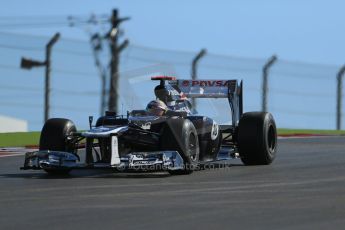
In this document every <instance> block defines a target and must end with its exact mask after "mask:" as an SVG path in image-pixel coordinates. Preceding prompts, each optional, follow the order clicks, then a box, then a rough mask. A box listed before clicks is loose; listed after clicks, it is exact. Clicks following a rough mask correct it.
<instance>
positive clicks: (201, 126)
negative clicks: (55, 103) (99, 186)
mask: <svg viewBox="0 0 345 230" xmlns="http://www.w3.org/2000/svg"><path fill="white" fill-rule="evenodd" d="M151 79H152V80H159V81H160V83H159V85H158V86H156V88H155V94H156V97H157V98H159V99H160V100H161V101H163V102H164V103H166V104H167V105H168V107H169V110H167V111H166V113H165V114H163V115H162V116H156V115H152V114H150V113H148V111H147V110H133V111H131V112H127V115H126V116H119V115H117V114H115V113H113V112H106V114H105V116H102V117H100V118H98V120H97V122H96V124H95V125H93V124H92V123H93V118H92V117H89V124H90V129H89V130H88V131H84V132H77V129H76V127H75V125H74V123H73V122H72V121H71V120H68V119H63V118H52V119H49V120H48V121H47V122H46V123H45V124H44V126H43V129H42V132H41V137H40V143H39V151H36V152H28V153H26V155H25V162H24V167H22V168H21V169H43V170H45V171H46V172H48V173H52V174H61V173H68V172H69V171H70V170H72V169H97V168H102V169H103V168H109V169H114V170H115V171H122V172H132V171H134V172H138V171H140V172H142V171H144V172H148V171H149V172H151V171H167V172H169V173H170V174H189V173H192V172H193V171H194V170H196V169H198V168H199V167H200V165H202V164H205V163H209V162H216V161H219V160H220V159H231V158H233V157H240V159H241V160H242V162H243V163H244V164H245V165H268V164H270V163H272V161H273V160H274V158H275V155H276V150H277V131H276V125H275V121H274V119H273V116H272V115H271V114H270V113H266V112H249V113H244V114H243V102H242V101H243V100H242V98H243V90H242V89H243V84H242V81H241V82H240V83H239V82H238V81H237V80H176V79H175V78H173V77H166V76H160V77H152V78H151ZM189 98H226V99H228V102H229V104H230V109H231V114H229V121H230V120H231V121H232V123H231V125H218V124H217V123H216V121H214V120H213V119H211V118H209V117H206V116H202V115H198V114H195V113H194V112H193V108H192V106H191V103H190V102H189V100H188V99H189ZM82 145H84V146H85V147H84V149H85V156H83V157H81V154H80V152H82V151H81V150H79V151H78V149H80V148H81V146H82ZM220 156H222V157H220ZM224 156H226V157H224ZM81 161H82V162H83V163H80V162H81Z"/></svg>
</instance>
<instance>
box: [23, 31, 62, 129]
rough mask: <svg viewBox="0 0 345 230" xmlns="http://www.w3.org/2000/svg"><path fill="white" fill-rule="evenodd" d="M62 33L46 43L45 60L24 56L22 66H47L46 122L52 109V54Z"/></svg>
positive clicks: (45, 90) (24, 67)
mask: <svg viewBox="0 0 345 230" xmlns="http://www.w3.org/2000/svg"><path fill="white" fill-rule="evenodd" d="M59 38H60V33H56V34H55V35H54V36H53V37H52V38H51V39H50V40H49V42H48V43H47V45H46V60H45V61H44V62H42V61H37V60H31V59H27V58H22V60H21V63H20V67H21V68H23V69H31V68H32V67H39V66H45V67H46V71H45V82H44V122H46V121H47V120H48V119H49V110H50V56H51V49H52V47H53V45H54V44H55V43H56V42H57V40H59Z"/></svg>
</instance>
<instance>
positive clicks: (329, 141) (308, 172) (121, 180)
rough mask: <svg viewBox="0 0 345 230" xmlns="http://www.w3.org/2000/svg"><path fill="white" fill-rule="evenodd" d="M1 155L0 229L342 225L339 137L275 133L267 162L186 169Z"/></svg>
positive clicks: (344, 171)
mask: <svg viewBox="0 0 345 230" xmlns="http://www.w3.org/2000/svg"><path fill="white" fill-rule="evenodd" d="M22 163H23V156H13V157H2V158H0V229H323V230H324V229H344V226H345V137H327V138H306V139H284V140H279V152H278V156H277V158H276V161H275V162H274V163H273V164H272V165H270V166H243V165H242V164H241V162H240V161H239V160H234V161H232V162H231V166H230V167H226V168H221V169H208V170H203V171H198V172H195V173H193V174H192V175H188V176H168V175H166V174H113V173H109V172H105V171H97V172H96V171H81V170H78V171H73V172H72V174H71V176H69V177H51V176H47V175H46V174H45V173H44V172H40V171H20V170H19V167H20V166H21V164H22Z"/></svg>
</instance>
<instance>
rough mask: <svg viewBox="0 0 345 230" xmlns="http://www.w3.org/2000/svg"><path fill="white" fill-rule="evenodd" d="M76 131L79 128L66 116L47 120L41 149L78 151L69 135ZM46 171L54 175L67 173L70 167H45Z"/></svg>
mask: <svg viewBox="0 0 345 230" xmlns="http://www.w3.org/2000/svg"><path fill="white" fill-rule="evenodd" d="M76 131H77V129H76V127H75V125H74V123H73V122H72V121H71V120H68V119H64V118H52V119H49V120H47V121H46V123H45V124H44V126H43V128H42V131H41V137H40V144H39V150H40V151H42V150H50V151H63V152H71V153H76V148H75V145H74V143H70V142H69V141H68V136H70V135H71V134H72V132H76ZM45 171H46V172H47V173H49V174H53V175H65V174H68V173H69V172H70V169H45Z"/></svg>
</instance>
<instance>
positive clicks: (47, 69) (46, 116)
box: [44, 33, 60, 121]
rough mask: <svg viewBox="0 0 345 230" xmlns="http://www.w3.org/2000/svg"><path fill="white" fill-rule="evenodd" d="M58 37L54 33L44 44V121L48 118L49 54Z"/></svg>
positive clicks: (57, 34) (58, 34) (58, 35)
mask: <svg viewBox="0 0 345 230" xmlns="http://www.w3.org/2000/svg"><path fill="white" fill-rule="evenodd" d="M59 38H60V33H56V34H55V35H54V37H52V39H50V41H49V42H48V44H47V45H46V78H45V96H44V121H47V120H48V119H49V111H50V56H51V49H52V47H53V45H54V44H55V43H56V42H57V40H58V39H59Z"/></svg>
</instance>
